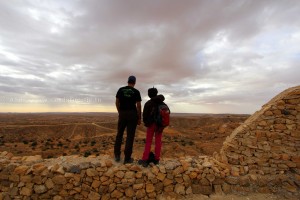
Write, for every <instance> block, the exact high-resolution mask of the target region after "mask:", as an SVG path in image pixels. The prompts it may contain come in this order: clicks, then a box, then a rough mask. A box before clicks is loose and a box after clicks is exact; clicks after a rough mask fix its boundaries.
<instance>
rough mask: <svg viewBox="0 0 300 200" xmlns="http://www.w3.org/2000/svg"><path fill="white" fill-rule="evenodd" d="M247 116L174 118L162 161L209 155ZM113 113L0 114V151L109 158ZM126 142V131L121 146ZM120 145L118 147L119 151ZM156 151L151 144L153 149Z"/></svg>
mask: <svg viewBox="0 0 300 200" xmlns="http://www.w3.org/2000/svg"><path fill="white" fill-rule="evenodd" d="M248 117H249V115H237V114H176V113H175V114H172V115H171V122H170V126H169V127H167V128H165V130H164V132H163V141H162V142H163V147H162V155H161V157H162V159H163V158H179V157H182V156H197V155H212V154H213V153H214V152H215V151H216V152H218V151H219V150H220V148H221V147H222V144H223V141H224V140H225V138H226V137H227V136H228V135H230V134H231V132H232V131H233V130H234V129H235V128H236V127H238V126H239V125H240V124H241V123H243V122H244V121H245V120H246V119H247V118H248ZM117 121H118V115H117V113H1V114H0V151H8V152H11V153H13V154H14V155H18V156H26V155H42V157H43V158H53V157H59V156H64V155H81V156H85V157H87V156H89V155H96V156H98V155H101V154H108V155H110V156H112V157H113V146H114V140H115V135H116V130H117ZM145 136H146V127H145V126H144V125H143V124H141V125H139V126H138V127H137V131H136V137H135V142H134V148H133V158H134V159H139V158H141V156H142V153H143V149H144V144H145ZM125 140H126V131H125V133H124V139H123V143H124V141H125ZM123 148H124V145H122V149H123ZM152 149H153V150H154V141H153V145H152Z"/></svg>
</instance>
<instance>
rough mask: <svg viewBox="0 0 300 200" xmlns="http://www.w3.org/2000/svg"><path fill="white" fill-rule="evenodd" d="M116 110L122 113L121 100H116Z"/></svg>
mask: <svg viewBox="0 0 300 200" xmlns="http://www.w3.org/2000/svg"><path fill="white" fill-rule="evenodd" d="M116 108H117V110H118V113H119V111H120V100H119V99H118V98H116Z"/></svg>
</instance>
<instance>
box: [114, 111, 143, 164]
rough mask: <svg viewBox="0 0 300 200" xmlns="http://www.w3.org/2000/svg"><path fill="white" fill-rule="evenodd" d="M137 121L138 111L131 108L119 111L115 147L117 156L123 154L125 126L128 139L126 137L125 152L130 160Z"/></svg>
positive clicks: (126, 158)
mask: <svg viewBox="0 0 300 200" xmlns="http://www.w3.org/2000/svg"><path fill="white" fill-rule="evenodd" d="M137 121H138V116H137V111H135V110H129V111H120V112H119V121H118V132H117V136H116V141H115V147H114V153H115V156H120V155H121V145H122V141H123V134H124V131H125V128H127V130H126V132H127V139H126V144H125V150H124V154H125V160H129V159H130V158H131V154H132V147H133V142H134V136H135V130H136V126H137Z"/></svg>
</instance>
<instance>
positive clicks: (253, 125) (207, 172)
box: [0, 86, 300, 200]
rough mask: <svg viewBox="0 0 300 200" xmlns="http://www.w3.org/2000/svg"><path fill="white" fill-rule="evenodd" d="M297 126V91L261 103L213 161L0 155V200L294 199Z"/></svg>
mask: <svg viewBox="0 0 300 200" xmlns="http://www.w3.org/2000/svg"><path fill="white" fill-rule="evenodd" d="M299 121H300V86H298V87H294V88H290V89H288V90H286V91H284V92H283V93H281V94H279V95H278V96H276V97H275V98H273V99H272V100H271V101H270V102H269V103H267V104H266V105H264V106H263V107H262V109H261V110H260V111H258V112H256V113H255V114H254V115H252V116H251V117H250V118H249V119H248V120H247V121H246V122H245V123H244V124H243V125H241V126H240V127H238V128H237V129H236V130H235V131H234V132H233V133H232V134H231V135H230V136H229V137H228V138H227V139H226V141H225V142H224V145H223V148H222V149H221V152H220V153H215V154H214V156H213V157H209V156H199V157H185V158H182V159H165V160H163V161H162V162H161V163H160V165H158V166H155V165H154V166H150V167H148V168H143V167H141V166H139V165H137V164H126V165H123V164H119V163H115V162H114V161H113V159H112V158H110V157H109V156H105V155H104V156H100V157H92V156H90V157H88V158H84V157H79V156H65V157H60V158H56V159H45V160H43V159H42V158H41V156H25V157H17V156H14V155H12V154H11V153H8V152H0V200H1V199H57V200H58V199H120V198H121V199H122V198H123V199H133V198H136V199H157V198H158V197H160V196H162V195H170V196H173V197H178V196H186V195H189V194H198V193H199V194H204V195H210V194H212V193H217V194H223V193H235V192H239V193H241V192H244V193H246V192H253V191H257V192H280V193H281V194H286V195H287V197H293V198H294V197H295V198H299V197H300V195H299V185H300V150H299V149H300V142H299V140H300V132H299V127H300V125H299ZM289 195H290V196H289Z"/></svg>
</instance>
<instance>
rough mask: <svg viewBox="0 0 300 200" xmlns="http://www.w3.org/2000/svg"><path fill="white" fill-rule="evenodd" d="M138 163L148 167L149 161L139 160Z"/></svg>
mask: <svg viewBox="0 0 300 200" xmlns="http://www.w3.org/2000/svg"><path fill="white" fill-rule="evenodd" d="M138 164H139V165H142V166H143V167H148V162H147V160H139V161H138Z"/></svg>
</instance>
